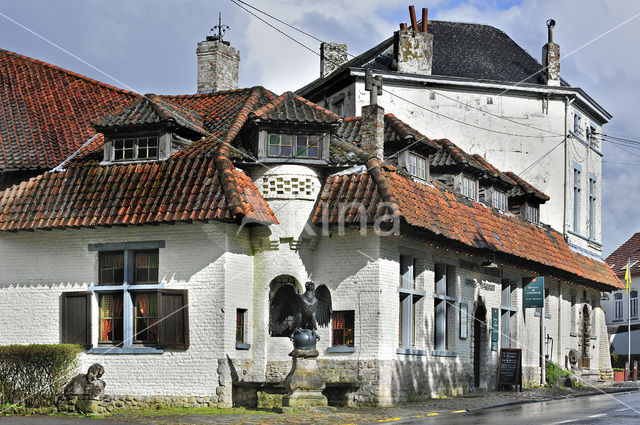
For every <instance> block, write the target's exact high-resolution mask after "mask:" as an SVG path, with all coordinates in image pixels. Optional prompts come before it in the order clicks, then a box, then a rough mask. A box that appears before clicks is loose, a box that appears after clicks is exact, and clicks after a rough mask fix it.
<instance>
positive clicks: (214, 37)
mask: <svg viewBox="0 0 640 425" xmlns="http://www.w3.org/2000/svg"><path fill="white" fill-rule="evenodd" d="M230 29H231V28H230V27H229V25H222V12H218V25H214V26H213V28H211V30H210V31H211V32H215V31H217V32H218V34H214V35H208V36H207V40H208V41H212V40H218V41H220V42H222V43H225V44H229V42H228V41H224V40H222V38H223V37H224V34H225V33H226V32H227V30H230Z"/></svg>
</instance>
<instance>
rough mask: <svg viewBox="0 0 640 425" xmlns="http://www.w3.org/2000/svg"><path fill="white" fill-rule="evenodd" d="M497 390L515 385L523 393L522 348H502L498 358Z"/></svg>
mask: <svg viewBox="0 0 640 425" xmlns="http://www.w3.org/2000/svg"><path fill="white" fill-rule="evenodd" d="M496 385H497V389H498V390H500V389H502V388H503V386H504V385H513V386H514V390H516V391H517V389H518V386H520V392H522V350H521V349H520V348H501V349H500V356H499V357H498V377H497V378H496Z"/></svg>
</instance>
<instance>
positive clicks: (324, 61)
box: [320, 43, 348, 78]
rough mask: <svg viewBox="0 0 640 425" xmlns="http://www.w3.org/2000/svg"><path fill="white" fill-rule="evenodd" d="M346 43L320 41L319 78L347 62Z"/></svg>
mask: <svg viewBox="0 0 640 425" xmlns="http://www.w3.org/2000/svg"><path fill="white" fill-rule="evenodd" d="M347 59H348V57H347V45H346V44H342V43H322V44H321V45H320V78H324V77H326V76H327V75H329V74H331V73H332V72H333V71H335V70H336V69H338V67H340V66H341V65H342V64H343V63H345V62H347Z"/></svg>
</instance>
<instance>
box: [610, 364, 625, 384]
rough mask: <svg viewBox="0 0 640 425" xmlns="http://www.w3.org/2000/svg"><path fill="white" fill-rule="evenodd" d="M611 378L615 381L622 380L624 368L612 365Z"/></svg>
mask: <svg viewBox="0 0 640 425" xmlns="http://www.w3.org/2000/svg"><path fill="white" fill-rule="evenodd" d="M613 380H614V381H616V382H619V381H620V382H621V381H624V369H622V368H618V367H614V368H613Z"/></svg>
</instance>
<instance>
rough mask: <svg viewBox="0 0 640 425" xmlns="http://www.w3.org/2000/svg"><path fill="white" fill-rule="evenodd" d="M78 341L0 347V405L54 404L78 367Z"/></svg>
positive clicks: (28, 405) (80, 349)
mask: <svg viewBox="0 0 640 425" xmlns="http://www.w3.org/2000/svg"><path fill="white" fill-rule="evenodd" d="M81 351H82V347H81V346H79V345H71V344H59V345H45V344H32V345H7V346H1V347H0V405H2V404H7V403H9V404H14V403H21V404H23V405H24V406H25V407H44V406H50V405H53V404H56V403H57V402H58V399H59V398H60V396H61V395H62V391H63V390H64V387H65V385H67V383H68V382H69V380H70V379H71V378H72V375H73V373H74V372H75V370H76V369H77V367H78V354H79V353H80V352H81Z"/></svg>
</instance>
